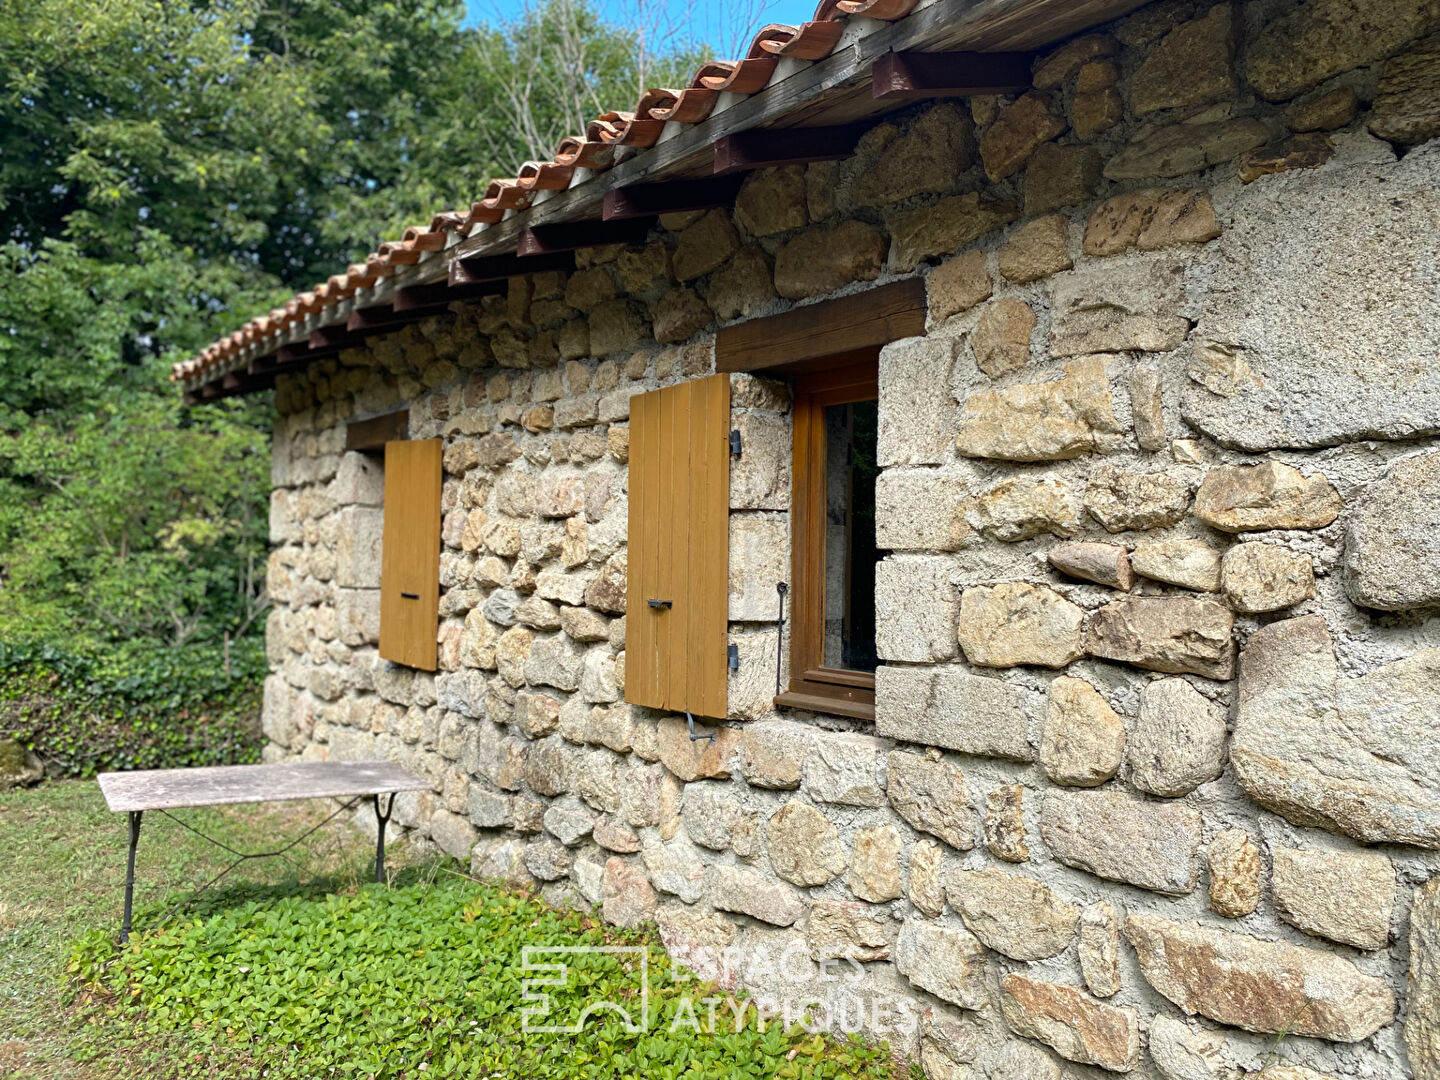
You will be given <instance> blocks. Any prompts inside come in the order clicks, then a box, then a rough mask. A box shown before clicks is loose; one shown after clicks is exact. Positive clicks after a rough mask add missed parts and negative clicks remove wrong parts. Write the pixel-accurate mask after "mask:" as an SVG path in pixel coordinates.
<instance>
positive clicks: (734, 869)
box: [709, 864, 805, 926]
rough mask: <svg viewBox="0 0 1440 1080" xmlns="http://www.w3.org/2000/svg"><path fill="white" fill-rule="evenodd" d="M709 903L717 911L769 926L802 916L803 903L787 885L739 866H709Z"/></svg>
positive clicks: (785, 924) (786, 923) (786, 922)
mask: <svg viewBox="0 0 1440 1080" xmlns="http://www.w3.org/2000/svg"><path fill="white" fill-rule="evenodd" d="M709 900H710V903H711V905H712V906H714V907H717V908H719V909H720V910H721V911H733V912H735V913H736V914H738V915H749V916H750V917H751V918H752V919H759V920H760V921H761V922H766V923H770V924H771V925H772V926H789V925H791V924H792V923H793V922H795V921H796V920H797V919H799V918H800V916H801V915H803V914H804V913H805V902H804V901H803V900H802V899H801V898H800V896H799V895H798V894H797V893H796V892H795V890H794V889H792V888H791V887H790V886H789V885H785V884H783V883H781V882H779V881H771V880H770V879H768V878H765V877H762V876H761V875H760V874H758V873H756V872H755V871H754V870H747V869H746V868H745V867H743V866H726V865H724V864H718V865H716V866H714V867H712V868H711V870H710V888H709Z"/></svg>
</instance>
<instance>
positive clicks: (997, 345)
mask: <svg viewBox="0 0 1440 1080" xmlns="http://www.w3.org/2000/svg"><path fill="white" fill-rule="evenodd" d="M1035 324H1036V319H1035V312H1034V311H1033V310H1031V308H1030V305H1029V304H1027V303H1025V301H1024V300H1021V299H1019V298H1017V297H1014V296H1002V297H1001V298H1000V299H998V300H992V301H991V302H990V303H989V304H987V305H985V310H984V311H982V312H981V313H980V320H979V322H977V323H976V324H975V329H974V330H973V331H971V333H970V348H971V350H972V351H973V352H974V354H975V366H976V367H978V368H979V369H980V370H981V371H983V372H984V373H985V374H986V375H989V376H990V377H991V378H992V379H993V378H998V377H999V376H1001V375H1005V374H1008V373H1009V372H1011V371H1015V370H1018V369H1019V368H1022V367H1024V366H1025V365H1026V364H1027V363H1028V362H1029V361H1030V335H1031V334H1032V333H1034V331H1035Z"/></svg>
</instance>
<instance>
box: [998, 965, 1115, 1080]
mask: <svg viewBox="0 0 1440 1080" xmlns="http://www.w3.org/2000/svg"><path fill="white" fill-rule="evenodd" d="M1000 1011H1001V1013H1002V1014H1003V1015H1004V1017H1005V1023H1006V1024H1007V1025H1008V1026H1009V1027H1010V1030H1011V1031H1013V1032H1015V1033H1016V1034H1017V1035H1023V1036H1025V1037H1027V1038H1031V1039H1038V1040H1040V1041H1041V1042H1043V1043H1045V1044H1046V1045H1047V1046H1049V1047H1050V1048H1051V1049H1052V1050H1054V1051H1055V1052H1056V1053H1057V1054H1059V1055H1060V1056H1061V1057H1063V1058H1066V1059H1068V1060H1070V1061H1075V1062H1078V1063H1080V1064H1081V1065H1099V1066H1100V1067H1101V1068H1103V1069H1108V1070H1110V1071H1111V1072H1129V1071H1131V1070H1132V1069H1134V1068H1135V1066H1136V1065H1137V1064H1139V1061H1140V1017H1139V1014H1138V1013H1137V1012H1136V1011H1135V1010H1134V1009H1131V1008H1117V1007H1116V1006H1114V1005H1103V1004H1101V1003H1100V1002H1097V1001H1094V1000H1092V999H1090V998H1088V997H1087V996H1086V995H1085V994H1084V993H1082V992H1081V991H1079V990H1077V989H1075V988H1074V987H1071V986H1059V985H1056V984H1055V983H1046V982H1037V981H1035V980H1034V979H1028V978H1026V977H1024V976H1023V975H1006V976H1005V978H1003V979H1001V980H1000Z"/></svg>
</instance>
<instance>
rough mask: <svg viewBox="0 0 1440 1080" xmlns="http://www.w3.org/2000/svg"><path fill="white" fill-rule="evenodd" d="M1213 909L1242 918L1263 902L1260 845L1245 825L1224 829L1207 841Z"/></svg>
mask: <svg viewBox="0 0 1440 1080" xmlns="http://www.w3.org/2000/svg"><path fill="white" fill-rule="evenodd" d="M1205 859H1206V862H1207V863H1208V864H1209V868H1210V910H1211V911H1214V912H1215V913H1216V914H1219V915H1224V916H1225V917H1226V918H1227V919H1243V918H1244V917H1245V916H1246V915H1249V914H1251V913H1253V912H1254V910H1255V909H1256V908H1257V907H1259V906H1260V849H1259V847H1257V846H1256V844H1255V841H1253V840H1251V839H1250V837H1249V836H1248V835H1246V833H1245V831H1244V830H1243V829H1222V830H1221V831H1220V832H1218V833H1216V834H1215V839H1213V840H1211V841H1210V843H1208V844H1206V845H1205Z"/></svg>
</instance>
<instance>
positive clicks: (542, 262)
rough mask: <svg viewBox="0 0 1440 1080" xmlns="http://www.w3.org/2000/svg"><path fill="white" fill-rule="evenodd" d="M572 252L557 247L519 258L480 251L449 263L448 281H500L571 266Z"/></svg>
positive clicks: (469, 282)
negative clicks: (479, 254) (559, 249)
mask: <svg viewBox="0 0 1440 1080" xmlns="http://www.w3.org/2000/svg"><path fill="white" fill-rule="evenodd" d="M574 268H575V253H574V252H573V251H559V252H556V253H555V254H553V255H536V256H532V257H530V258H526V259H522V258H520V257H519V256H518V255H484V256H481V257H479V258H474V259H456V260H455V261H454V262H452V263H451V264H450V284H451V285H484V284H486V283H488V282H503V281H505V280H506V279H507V278H512V277H518V276H519V275H521V274H543V273H545V272H547V271H549V270H567V271H568V270H573V269H574Z"/></svg>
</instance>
